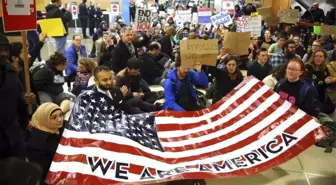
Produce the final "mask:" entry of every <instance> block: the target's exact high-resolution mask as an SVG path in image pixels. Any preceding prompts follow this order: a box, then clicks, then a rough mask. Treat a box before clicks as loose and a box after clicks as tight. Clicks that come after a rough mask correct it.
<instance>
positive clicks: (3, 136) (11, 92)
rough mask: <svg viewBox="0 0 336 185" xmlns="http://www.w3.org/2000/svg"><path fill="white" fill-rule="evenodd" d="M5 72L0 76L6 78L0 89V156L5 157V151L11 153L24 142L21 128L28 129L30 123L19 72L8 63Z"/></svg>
mask: <svg viewBox="0 0 336 185" xmlns="http://www.w3.org/2000/svg"><path fill="white" fill-rule="evenodd" d="M3 72H4V75H3V76H0V78H5V79H4V83H3V84H2V86H1V87H0V102H1V106H0V153H1V154H0V156H4V154H3V153H2V152H5V151H6V152H8V153H11V151H10V150H11V148H10V147H13V146H16V145H17V144H18V143H22V142H23V140H22V139H23V138H22V135H21V131H20V126H21V127H22V128H26V127H27V125H28V122H29V115H28V109H27V105H26V103H25V100H24V89H23V87H22V84H21V82H20V80H19V78H18V74H17V71H16V70H15V68H14V66H13V65H12V64H10V63H6V64H5V65H4V70H3ZM0 81H1V80H0ZM10 155H13V154H10ZM7 157H9V156H7Z"/></svg>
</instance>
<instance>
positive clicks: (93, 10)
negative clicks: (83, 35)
mask: <svg viewBox="0 0 336 185" xmlns="http://www.w3.org/2000/svg"><path fill="white" fill-rule="evenodd" d="M96 17H97V15H96V8H95V7H94V2H93V0H91V1H90V6H89V25H90V26H89V33H90V36H93V34H94V29H95V27H96Z"/></svg>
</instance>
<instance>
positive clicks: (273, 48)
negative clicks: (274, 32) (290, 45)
mask: <svg viewBox="0 0 336 185" xmlns="http://www.w3.org/2000/svg"><path fill="white" fill-rule="evenodd" d="M285 40H286V37H285V36H284V35H282V34H280V35H279V36H278V37H277V42H276V43H274V44H272V45H271V46H270V47H269V48H268V55H271V56H272V55H273V54H274V53H277V52H279V51H282V47H283V45H284V43H285Z"/></svg>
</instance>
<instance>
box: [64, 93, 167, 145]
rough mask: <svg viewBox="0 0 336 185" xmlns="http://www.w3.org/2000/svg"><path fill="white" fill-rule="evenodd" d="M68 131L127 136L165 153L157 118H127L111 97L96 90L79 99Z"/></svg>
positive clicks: (149, 115)
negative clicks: (157, 126)
mask: <svg viewBox="0 0 336 185" xmlns="http://www.w3.org/2000/svg"><path fill="white" fill-rule="evenodd" d="M120 103H122V101H121V102H119V104H120ZM66 127H67V129H69V130H73V131H79V132H90V133H92V134H94V133H109V134H114V135H118V136H123V137H126V138H128V139H131V140H133V141H135V142H137V143H139V144H141V145H143V146H145V147H148V148H150V149H154V150H159V151H163V148H162V146H161V143H160V141H159V138H158V135H157V133H156V127H155V117H154V115H153V114H151V113H143V114H134V115H128V114H124V112H123V111H122V110H120V109H119V108H118V107H117V105H116V106H114V105H113V101H112V99H111V98H110V97H108V96H107V95H105V94H103V93H100V92H95V91H93V90H90V91H86V92H84V93H82V94H81V95H80V96H79V97H78V98H77V100H76V102H75V105H74V106H73V108H72V112H71V116H70V120H69V124H68V125H67V126H66Z"/></svg>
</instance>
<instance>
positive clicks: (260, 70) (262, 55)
mask: <svg viewBox="0 0 336 185" xmlns="http://www.w3.org/2000/svg"><path fill="white" fill-rule="evenodd" d="M271 71H272V66H271V65H270V64H269V63H268V55H267V50H266V49H265V48H261V49H260V51H259V53H258V59H257V60H255V61H254V62H253V63H252V64H251V65H250V66H249V67H248V68H247V76H251V75H252V76H254V77H256V78H257V79H258V80H263V79H264V78H265V77H266V76H268V75H269V74H270V72H271Z"/></svg>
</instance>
